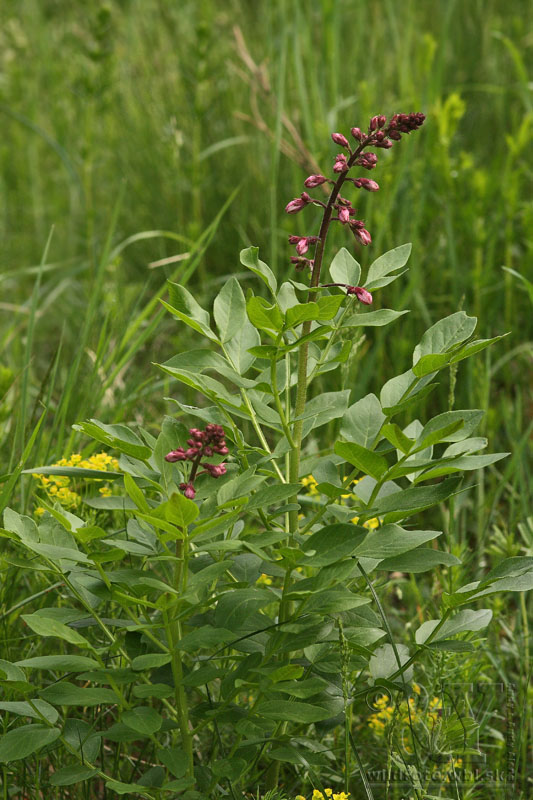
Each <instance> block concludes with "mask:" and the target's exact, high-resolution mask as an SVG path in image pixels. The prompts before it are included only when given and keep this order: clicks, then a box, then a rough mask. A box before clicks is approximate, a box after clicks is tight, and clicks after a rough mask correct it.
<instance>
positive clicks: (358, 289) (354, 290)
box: [346, 286, 372, 306]
mask: <svg viewBox="0 0 533 800" xmlns="http://www.w3.org/2000/svg"><path fill="white" fill-rule="evenodd" d="M346 293H347V294H354V295H355V296H356V297H357V299H358V300H359V301H360V302H361V303H364V304H365V306H371V305H372V295H371V294H370V292H367V290H366V289H363V287H362V286H348V287H347V289H346Z"/></svg>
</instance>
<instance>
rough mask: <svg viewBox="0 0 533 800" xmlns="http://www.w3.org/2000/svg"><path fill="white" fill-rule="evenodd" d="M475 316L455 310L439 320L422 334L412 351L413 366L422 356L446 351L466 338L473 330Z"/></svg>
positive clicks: (475, 322) (475, 321) (475, 320)
mask: <svg viewBox="0 0 533 800" xmlns="http://www.w3.org/2000/svg"><path fill="white" fill-rule="evenodd" d="M476 324H477V319H476V317H469V316H467V315H466V314H465V312H464V311H457V312H456V313H455V314H450V316H449V317H445V318H444V319H441V320H439V321H438V322H436V323H435V325H432V326H431V328H429V329H428V330H427V331H426V332H425V333H424V335H423V336H422V338H421V340H420V342H419V344H417V346H416V347H415V349H414V352H413V366H414V365H416V363H417V362H418V361H420V359H421V358H422V357H423V356H427V355H431V354H433V353H447V352H448V351H449V350H451V349H452V348H453V347H455V346H456V345H458V344H460V343H461V342H464V340H465V339H468V337H469V336H471V335H472V334H473V332H474V330H475V327H476Z"/></svg>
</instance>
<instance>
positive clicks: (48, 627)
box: [22, 614, 93, 650]
mask: <svg viewBox="0 0 533 800" xmlns="http://www.w3.org/2000/svg"><path fill="white" fill-rule="evenodd" d="M22 619H23V620H24V622H25V623H26V625H28V627H29V628H31V630H32V631H33V632H34V633H36V634H38V635H39V636H55V637H57V638H58V639H63V640H64V641H65V642H70V644H75V645H78V646H79V647H88V648H90V649H91V650H92V649H93V648H92V645H91V644H89V642H88V641H87V639H85V637H84V636H82V635H81V633H78V632H77V631H75V630H74V629H73V628H69V627H68V625H64V624H63V623H62V622H58V621H57V620H55V619H52V618H50V617H45V616H43V615H41V614H23V615H22Z"/></svg>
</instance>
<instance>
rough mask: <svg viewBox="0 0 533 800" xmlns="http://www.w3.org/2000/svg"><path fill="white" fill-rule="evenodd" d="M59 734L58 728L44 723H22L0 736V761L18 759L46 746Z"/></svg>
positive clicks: (5, 761)
mask: <svg viewBox="0 0 533 800" xmlns="http://www.w3.org/2000/svg"><path fill="white" fill-rule="evenodd" d="M60 736H61V731H60V730H59V729H58V728H47V727H46V726H45V725H22V726H21V727H20V728H14V729H13V730H11V731H8V733H6V734H4V735H3V736H0V763H2V764H6V763H8V762H9V761H20V760H21V759H23V758H27V757H28V756H31V755H32V753H35V752H37V750H40V749H41V747H47V746H48V745H50V744H52V742H55V741H56V739H58V738H59V737H60Z"/></svg>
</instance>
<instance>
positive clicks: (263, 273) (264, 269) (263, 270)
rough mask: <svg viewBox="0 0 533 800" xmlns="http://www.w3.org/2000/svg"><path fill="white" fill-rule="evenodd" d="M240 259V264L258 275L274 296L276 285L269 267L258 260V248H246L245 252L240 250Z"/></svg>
mask: <svg viewBox="0 0 533 800" xmlns="http://www.w3.org/2000/svg"><path fill="white" fill-rule="evenodd" d="M240 258H241V264H242V265H243V266H245V267H247V269H250V270H251V271H252V272H254V273H255V274H256V275H258V276H259V277H260V278H261V280H262V281H263V282H264V283H266V285H267V286H268V288H269V289H270V291H271V292H272V294H273V295H275V294H276V289H277V286H278V283H277V281H276V278H275V276H274V273H273V272H272V270H271V269H270V267H268V266H267V265H266V264H265V263H264V261H260V260H259V248H258V247H247V248H246V249H245V250H241V254H240Z"/></svg>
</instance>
